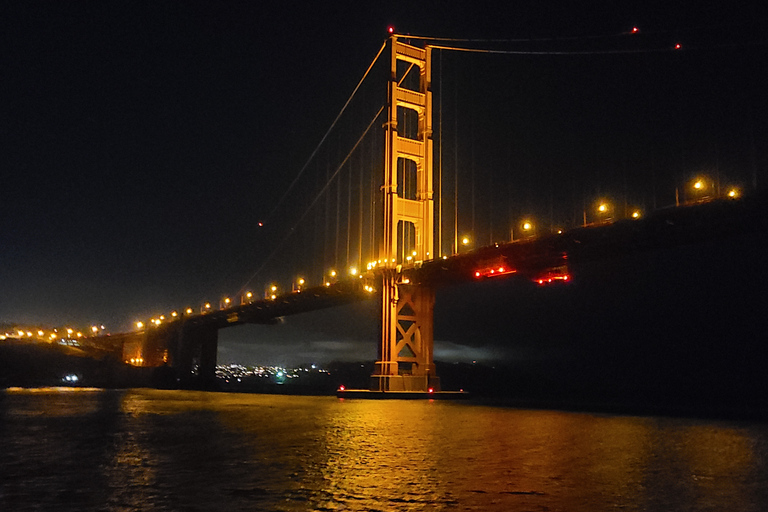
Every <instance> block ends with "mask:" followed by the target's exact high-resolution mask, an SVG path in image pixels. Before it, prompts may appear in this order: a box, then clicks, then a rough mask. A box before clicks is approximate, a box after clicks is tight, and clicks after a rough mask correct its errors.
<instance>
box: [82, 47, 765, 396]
mask: <svg viewBox="0 0 768 512" xmlns="http://www.w3.org/2000/svg"><path fill="white" fill-rule="evenodd" d="M413 41H417V43H414V42H413ZM421 41H422V39H421V38H414V37H412V36H401V35H397V34H394V33H393V34H392V35H391V36H390V37H389V38H388V40H387V41H386V42H385V43H384V44H383V45H382V47H381V49H380V50H379V52H378V54H377V55H376V57H375V58H374V59H373V61H372V62H371V65H370V66H369V68H368V69H367V70H366V72H365V73H364V75H363V77H362V79H361V80H360V82H359V83H358V84H357V87H356V88H355V90H354V92H353V93H352V95H351V96H350V98H349V100H348V101H347V103H346V104H345V105H344V107H343V108H342V110H341V112H340V113H339V114H338V116H337V117H336V119H335V120H334V121H333V123H332V124H331V127H330V128H329V129H328V132H326V134H325V135H324V136H323V138H322V139H321V141H320V143H319V144H318V146H317V148H316V149H315V150H314V152H313V153H312V154H311V156H310V158H309V159H308V160H307V162H306V164H305V165H304V166H303V167H302V168H301V170H300V171H299V172H298V173H297V175H296V176H295V178H294V179H293V181H292V182H291V183H290V185H289V186H288V187H287V189H286V190H285V192H284V193H283V194H282V196H281V197H280V198H279V199H278V200H277V201H276V203H275V205H274V206H273V207H272V208H271V210H270V212H269V214H268V215H267V216H265V217H264V218H262V219H260V220H259V221H258V222H257V223H254V225H253V226H244V229H259V230H262V231H263V232H264V238H269V239H270V240H273V243H272V244H271V245H270V247H269V250H268V252H267V253H266V254H265V255H264V257H263V258H262V260H261V261H260V262H259V267H258V268H257V269H256V271H255V272H254V273H253V274H252V275H251V276H250V277H249V278H248V279H247V280H246V282H245V283H243V285H242V287H241V289H240V290H238V291H237V293H235V294H232V295H228V296H222V297H220V299H219V300H215V301H204V302H201V303H199V304H196V305H194V306H192V305H185V306H184V307H181V308H179V309H177V310H173V311H169V312H165V313H162V314H157V315H155V316H154V317H152V318H149V319H141V320H138V321H137V322H136V329H135V331H133V332H128V333H123V334H113V335H111V336H109V337H106V336H84V337H83V338H82V339H81V341H80V344H81V345H83V346H85V347H91V348H93V349H98V350H106V351H113V352H114V353H116V354H119V357H120V358H121V360H122V361H123V362H125V363H127V364H129V365H132V366H137V367H157V366H164V365H167V366H170V367H172V368H174V369H175V370H176V374H177V376H178V377H179V379H180V380H181V381H185V380H189V379H191V377H190V375H191V368H192V367H193V365H195V364H197V365H199V372H198V375H199V378H201V379H203V380H205V379H208V380H211V379H213V375H214V368H215V364H216V351H217V344H218V331H219V330H220V329H222V328H226V327H231V326H237V325H242V324H246V323H261V324H269V323H274V322H275V321H276V319H278V318H280V317H283V316H286V315H292V314H300V313H303V312H307V311H312V310H316V309H321V308H327V307H334V306H338V305H341V304H345V303H349V302H352V301H358V300H378V301H379V302H380V304H381V338H380V340H379V358H378V360H377V362H376V368H375V371H374V374H373V375H372V378H371V390H374V391H382V392H417V393H423V392H432V391H437V390H439V389H440V383H439V377H438V376H437V375H436V372H435V369H434V363H433V343H434V339H433V338H434V336H433V326H432V316H433V307H434V301H435V289H436V288H437V287H440V286H445V285H449V284H452V283H457V282H462V281H465V280H471V279H488V278H504V276H509V275H513V274H514V275H518V276H525V277H526V278H527V279H529V280H531V281H534V282H536V283H538V284H540V285H549V284H556V285H557V284H565V283H567V282H568V281H569V280H571V279H572V268H571V266H572V263H573V262H574V261H576V262H578V261H579V259H580V258H582V259H583V258H597V257H601V255H602V252H601V251H602V250H604V249H605V248H606V247H610V248H612V249H613V250H619V249H620V250H624V251H628V250H638V248H640V249H642V248H643V247H652V246H657V245H658V244H675V243H680V241H681V240H687V241H690V240H691V239H696V237H701V236H705V234H704V233H705V232H706V236H711V235H712V232H713V228H712V224H711V223H710V224H708V225H707V227H706V229H705V230H703V229H702V225H701V222H699V221H696V216H695V215H694V216H692V214H691V213H689V212H691V211H692V210H691V208H687V209H683V210H663V211H660V212H655V213H653V212H651V211H650V210H651V208H649V205H648V204H647V203H648V201H645V202H643V201H634V202H631V201H630V199H629V197H628V195H627V194H625V195H624V198H623V204H622V202H621V201H616V200H613V201H612V200H610V199H609V198H608V197H607V196H606V195H603V196H597V197H595V198H594V199H590V200H589V201H587V200H586V199H584V198H583V197H582V198H581V201H578V200H574V201H572V204H571V207H570V208H568V210H570V211H569V212H568V213H566V214H564V215H561V216H560V217H559V218H555V215H554V214H553V207H552V197H551V195H550V202H549V208H548V209H549V212H548V213H549V215H547V214H543V215H542V214H539V215H532V214H531V213H526V212H524V211H523V210H521V209H520V208H519V207H518V206H514V208H513V207H512V206H510V205H509V204H505V203H507V201H505V200H504V197H505V194H504V189H509V187H510V186H511V181H512V178H511V177H510V176H509V173H507V176H506V177H505V179H504V180H502V181H503V182H502V183H501V184H498V183H495V182H494V181H493V180H494V178H493V177H494V175H495V174H494V173H493V172H490V173H486V174H483V173H477V172H475V169H474V168H473V166H474V160H473V159H470V164H469V165H467V166H462V165H461V164H460V159H459V156H458V152H459V148H465V146H466V145H465V144H463V141H462V140H461V138H460V137H459V131H458V128H457V127H458V116H459V114H457V113H454V115H453V116H452V117H451V116H449V115H445V114H444V110H445V108H446V107H447V104H448V100H449V99H450V96H451V95H450V91H448V90H447V88H446V87H444V85H443V73H444V66H443V52H450V51H472V52H476V51H479V52H483V53H504V52H503V51H496V50H478V49H477V48H468V47H466V48H458V47H455V46H446V44H434V43H433V42H430V43H428V44H421V45H420V44H418V43H419V42H421ZM433 41H434V40H433ZM436 51H438V52H439V53H438V54H437V59H435V52H436ZM513 53H514V52H513ZM387 57H388V58H387ZM446 60H447V59H446ZM436 61H437V62H436ZM435 63H437V65H438V71H439V72H438V77H437V83H435V79H436V77H435V76H434V73H433V66H434V65H435ZM371 76H373V77H377V78H379V80H378V82H376V81H374V82H375V83H371V80H368V81H367V79H368V77H371ZM382 78H383V79H382ZM382 83H386V84H387V91H386V95H384V94H381V92H382V91H381V89H382V87H381V85H382ZM435 85H437V89H438V92H439V99H438V102H437V103H438V105H437V106H436V107H435V105H434V103H435V102H434V100H433V92H434V91H433V89H434V88H435V87H434V86H435ZM453 92H454V94H455V95H457V94H458V89H457V90H455V91H453ZM382 97H383V99H384V100H385V101H383V102H382V101H381V100H382ZM366 100H367V101H366ZM377 102H380V103H379V104H378V107H371V105H377ZM454 107H455V105H454ZM446 118H447V119H451V120H453V122H454V123H453V124H454V130H453V133H452V135H453V140H452V141H449V140H445V139H444V130H443V126H444V124H446V125H448V124H450V123H449V122H446V123H444V121H445V119H446ZM472 121H473V123H476V122H478V121H477V120H476V119H473V120H472ZM382 130H383V132H384V134H383V136H382V133H381V132H382ZM339 132H341V134H339ZM435 132H436V135H435ZM350 140H354V143H352V144H348V142H349V141H350ZM435 146H436V147H435ZM470 146H471V150H470V151H471V152H473V151H474V145H472V144H470ZM339 155H341V156H340V157H339ZM497 174H499V173H497ZM488 175H490V176H491V179H490V182H489V183H488V187H486V188H484V190H485V194H483V193H480V194H478V192H479V191H480V190H481V188H482V187H481V186H480V184H479V183H477V181H479V177H480V176H483V178H485V177H487V176H488ZM467 178H469V180H467ZM467 181H469V183H467ZM719 181H720V180H719V176H718V177H717V178H713V177H711V176H710V177H697V178H696V179H695V180H693V181H691V183H686V184H682V185H681V187H680V188H679V189H678V190H676V194H675V195H676V197H675V201H676V203H677V204H678V205H679V204H680V203H684V204H689V205H690V204H694V203H695V204H697V205H698V206H701V207H704V206H706V205H704V204H703V203H704V202H706V201H708V200H711V199H719V198H723V199H736V198H737V197H738V196H739V195H741V190H739V189H738V188H736V187H735V186H730V187H728V186H725V185H723V184H721V183H720V182H719ZM435 182H436V183H437V186H434V183H435ZM681 189H682V193H681ZM478 195H481V196H482V197H481V201H480V202H481V203H482V204H477V196H478ZM681 196H682V197H681ZM652 202H653V203H655V196H654V198H653V201H652ZM643 203H645V204H643ZM729 208H731V210H729V211H731V212H732V213H731V215H734V216H738V215H740V216H742V217H744V216H745V215H746V216H747V217H748V218H752V217H750V215H752V213H750V212H753V211H754V207H753V206H749V207H745V206H741V207H739V208H735V207H733V208H732V207H730V206H729ZM530 209H531V208H529V210H530ZM545 209H546V208H545ZM481 211H482V212H484V213H485V217H486V218H484V219H482V221H481V219H480V215H477V214H478V213H479V212H481ZM696 211H697V212H699V213H698V214H697V215H701V216H702V218H708V217H707V215H706V214H704V213H701V212H702V211H703V210H702V209H701V208H699V209H697V210H696ZM460 212H462V215H460ZM464 212H467V213H466V214H465V213H464ZM745 212H747V213H745ZM670 216H673V217H674V219H675V221H674V223H673V224H674V225H675V226H676V227H675V228H674V229H669V228H667V227H666V226H667V225H668V224H667V223H666V222H667V221H669V219H670V218H671V217H670ZM465 217H466V218H465ZM719 218H720V219H721V220H720V222H721V223H723V222H727V221H728V219H729V218H730V217H728V216H725V217H722V216H720V217H719ZM499 219H502V220H499ZM659 219H665V220H664V221H660V220H659ZM708 220H712V219H708ZM742 220H743V219H742ZM256 224H258V225H256ZM740 225H741V226H744V227H743V229H751V228H753V227H754V226H755V224H751V223H748V222H747V223H744V222H742V223H741V224H740ZM670 233H673V235H671V234H670ZM318 260H319V261H318ZM275 267H277V269H278V270H277V271H275V270H274V269H275ZM275 274H278V275H277V276H275ZM268 275H269V276H270V278H272V279H274V280H267V279H266V278H267V276H268Z"/></svg>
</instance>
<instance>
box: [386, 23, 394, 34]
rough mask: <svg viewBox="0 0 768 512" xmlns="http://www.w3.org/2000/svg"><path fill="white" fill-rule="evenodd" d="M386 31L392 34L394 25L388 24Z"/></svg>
mask: <svg viewBox="0 0 768 512" xmlns="http://www.w3.org/2000/svg"><path fill="white" fill-rule="evenodd" d="M387 33H389V34H394V33H395V27H393V26H392V25H390V26H388V27H387Z"/></svg>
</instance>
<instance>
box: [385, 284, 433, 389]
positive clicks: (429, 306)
mask: <svg viewBox="0 0 768 512" xmlns="http://www.w3.org/2000/svg"><path fill="white" fill-rule="evenodd" d="M396 277H397V276H396V275H395V274H390V275H388V276H385V277H384V283H383V286H382V326H381V328H382V329H381V331H382V340H381V344H380V345H379V359H378V361H376V365H375V369H374V372H373V375H371V386H370V389H371V391H433V392H436V391H440V378H439V377H438V376H437V372H436V371H435V365H434V362H433V359H432V350H433V346H434V337H433V334H432V326H433V316H434V306H435V290H434V289H433V288H431V287H427V286H416V285H409V284H404V283H397V282H396V281H395V279H396Z"/></svg>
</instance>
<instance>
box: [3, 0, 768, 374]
mask: <svg viewBox="0 0 768 512" xmlns="http://www.w3.org/2000/svg"><path fill="white" fill-rule="evenodd" d="M417 4H418V5H416V6H414V7H409V6H408V4H406V3H404V2H273V3H271V4H269V5H267V6H265V4H264V3H263V2H199V1H185V2H180V1H162V2H124V1H120V2H102V1H98V2H89V1H82V2H34V1H30V2H27V1H24V2H22V1H18V2H5V3H3V6H2V7H0V20H1V21H0V34H1V35H0V38H2V43H3V44H2V47H3V51H2V56H0V69H2V80H1V81H0V92H2V94H1V97H2V103H0V105H1V106H0V130H2V133H1V135H2V137H1V138H0V193H1V196H0V321H6V322H24V323H36V324H42V325H45V326H59V325H63V324H76V325H83V326H87V325H90V324H93V323H99V324H106V325H107V326H108V327H109V329H110V330H112V331H122V330H126V329H129V328H130V327H131V325H132V324H133V322H135V321H136V320H137V319H142V318H147V317H149V316H151V315H156V314H160V313H163V312H167V311H169V310H171V309H173V308H179V307H184V306H185V305H188V304H199V303H201V302H202V301H204V300H211V301H216V300H217V299H218V297H220V296H222V295H225V294H234V293H236V292H237V291H238V290H239V289H240V287H242V286H243V285H244V283H245V282H246V281H247V280H248V279H249V277H251V276H252V275H253V273H254V271H255V270H257V269H259V268H260V267H261V266H262V263H263V262H264V260H265V258H266V257H267V256H268V255H269V254H270V253H272V249H271V248H272V247H274V245H275V244H277V243H279V242H280V241H281V240H282V236H283V234H284V233H285V232H286V231H287V230H288V229H289V228H290V223H288V222H287V220H286V219H287V218H288V217H290V215H291V214H290V213H281V212H282V210H280V211H278V214H277V216H275V215H274V213H273V212H274V209H275V207H276V206H280V205H279V204H278V200H279V199H280V198H281V197H282V196H283V194H284V193H285V192H286V190H287V189H288V186H289V184H290V183H291V182H292V180H293V179H294V177H296V175H297V174H298V172H299V170H300V169H301V168H302V166H303V165H304V163H305V162H306V161H307V159H308V157H309V155H310V154H311V153H312V151H313V149H314V148H315V147H316V145H317V143H318V142H319V141H320V139H321V137H322V135H323V134H324V133H325V131H326V129H327V128H328V127H329V126H330V124H331V122H332V120H333V119H334V117H335V115H336V114H337V113H338V111H339V109H340V108H341V106H342V105H343V104H344V101H345V100H346V99H347V97H348V96H349V94H350V93H351V91H352V89H353V88H354V86H355V85H356V84H357V82H358V80H359V79H360V77H361V76H362V74H363V72H364V71H365V69H366V68H367V66H368V64H369V63H370V62H371V60H372V58H373V56H374V55H375V54H376V52H377V51H378V49H379V47H380V46H381V44H382V43H383V42H384V40H385V39H386V28H387V27H388V26H389V25H390V24H392V25H394V26H395V27H396V30H397V31H398V32H399V33H402V34H415V35H418V34H425V35H433V36H441V37H452V38H483V39H492V38H504V39H534V40H536V41H529V42H519V43H514V44H506V43H505V44H496V43H493V44H490V43H489V45H486V46H487V47H493V48H504V49H512V50H515V51H529V52H535V53H536V54H534V53H532V54H528V55H493V56H491V55H478V54H471V55H470V54H457V53H455V52H442V57H441V58H442V60H441V61H440V63H442V66H443V73H442V75H441V76H442V77H443V78H444V81H441V82H440V83H439V84H438V83H435V86H434V88H435V91H436V98H437V97H438V96H439V95H440V94H442V96H441V98H442V100H441V101H442V102H443V104H444V105H445V114H444V115H445V117H444V125H445V128H444V139H445V141H446V142H444V148H445V149H444V151H445V156H444V162H445V166H446V170H447V172H448V173H449V174H450V171H452V170H453V168H454V167H456V166H457V165H458V167H459V168H460V169H461V174H462V178H461V179H462V180H464V181H462V185H461V187H462V191H463V192H462V198H461V199H460V206H459V208H460V211H462V212H463V213H462V220H461V221H460V223H461V224H462V228H461V229H462V230H465V229H471V228H474V229H473V230H472V231H473V232H475V233H476V236H477V238H478V239H488V240H491V239H494V238H498V237H499V232H501V233H503V232H506V227H500V226H502V225H506V224H505V223H507V224H508V223H509V222H510V218H518V217H520V216H522V215H529V214H531V215H534V216H537V217H538V218H540V219H547V220H546V222H547V223H549V224H552V225H554V224H562V225H568V223H572V222H574V219H577V220H580V219H578V217H579V216H580V212H581V211H582V208H583V205H584V204H586V203H588V202H589V201H592V200H593V199H594V198H596V197H597V196H599V195H606V194H608V195H613V197H615V198H616V199H615V200H616V201H617V203H619V202H624V203H627V204H630V203H631V204H638V205H640V206H642V207H644V208H645V209H650V208H652V207H653V206H659V207H660V206H665V205H669V204H671V203H673V202H674V192H673V190H674V188H675V186H680V187H683V186H684V184H685V182H686V180H688V179H690V178H691V177H692V176H694V175H695V174H697V173H699V172H701V171H706V172H707V173H709V174H710V175H716V176H717V177H718V179H721V180H722V182H723V184H724V185H725V184H727V183H737V184H739V185H741V186H743V187H747V188H748V187H751V186H753V184H755V183H757V185H758V186H760V185H761V183H762V182H764V181H765V180H767V179H768V172H767V171H766V169H768V157H767V156H766V155H767V154H768V125H767V123H766V119H768V115H767V114H768V104H767V102H766V94H765V83H766V82H765V77H766V76H767V75H768V74H767V73H766V66H768V58H766V57H768V55H766V53H767V52H766V44H765V43H766V41H768V37H766V36H765V28H764V26H765V22H766V21H768V17H766V14H765V13H764V12H763V11H761V10H758V9H760V8H759V7H749V8H748V7H746V5H747V2H744V3H743V4H744V6H742V5H740V4H741V3H738V2H737V3H733V2H727V3H726V2H722V3H714V4H713V3H709V2H707V3H705V4H702V3H693V2H692V3H690V5H686V4H681V3H671V2H651V3H648V2H638V3H637V5H636V6H634V7H625V6H623V5H622V6H619V5H618V3H616V2H591V3H589V4H578V5H577V4H576V3H574V2H534V1H524V2H496V3H477V2H466V1H465V2H418V3H417ZM668 4H674V5H671V6H669V5H668ZM750 4H752V3H750ZM502 6H503V7H502ZM691 6H694V7H691ZM635 26H637V27H639V28H640V29H641V32H640V34H638V35H628V34H626V32H628V31H630V30H631V29H632V27H635ZM603 36H605V37H603ZM630 37H633V38H635V39H628V38H630ZM678 42H679V43H680V44H682V45H683V48H682V49H681V50H679V51H678V52H673V51H671V50H670V49H671V48H672V47H673V45H674V44H676V43H678ZM414 43H416V41H414ZM478 46H483V44H478ZM539 52H544V53H548V54H547V55H539V54H538V53H539ZM560 52H566V53H569V54H570V55H560ZM436 55H437V54H436ZM439 65H440V64H436V66H437V67H436V69H439ZM435 82H437V79H436V78H435ZM382 87H383V83H382ZM372 90H375V88H373V89H372ZM381 91H382V93H383V91H384V89H383V88H382V89H381ZM367 94H369V96H368V99H369V100H371V98H373V96H375V92H369V93H367ZM371 101H374V100H371ZM375 101H378V100H375ZM382 101H383V96H382ZM363 121H365V122H367V118H365V119H363V120H361V121H358V123H359V122H363ZM379 125H380V123H379ZM348 130H349V131H348V133H347V134H346V135H345V137H346V139H350V140H354V137H355V136H356V135H355V136H353V135H352V133H353V131H352V129H348ZM378 133H379V134H380V133H381V132H378ZM346 139H345V140H346ZM336 140H337V141H340V140H342V137H341V136H339V138H338V139H336ZM336 144H337V149H336V152H335V154H336V156H338V154H340V153H343V151H342V150H341V149H340V148H342V147H346V146H345V144H347V143H346V142H345V143H342V142H336ZM454 150H455V151H454ZM373 152H374V151H373V146H371V150H370V153H371V154H372V153H373ZM328 154H331V152H329V153H328ZM336 156H334V157H333V158H336ZM325 158H327V159H328V161H327V162H326V163H323V164H322V165H323V166H324V168H327V167H329V166H330V165H331V164H330V160H331V158H332V157H330V156H329V157H325ZM457 160H458V162H457ZM323 172H325V171H323ZM311 179H312V180H315V181H314V182H313V183H317V180H319V178H316V177H313V178H311ZM467 180H469V181H467ZM499 180H501V181H499ZM448 181H449V180H448V178H446V183H447V186H448V185H450V186H452V185H451V184H450V183H448ZM470 191H471V193H470ZM302 193H304V192H302ZM446 194H448V192H446ZM304 197H305V196H302V200H305V199H304ZM306 197H311V194H310V193H309V192H307V195H306ZM271 215H272V217H274V222H273V223H272V224H270V225H268V226H266V227H265V228H264V229H263V230H260V229H259V228H258V226H257V223H258V222H259V221H260V220H264V219H270V220H272V217H271ZM499 219H503V220H499ZM282 221H285V222H283V223H282V224H281V222H282ZM544 222H545V221H544V220H542V221H541V223H542V224H543V223H544ZM494 223H495V225H494ZM272 226H275V227H274V228H273V227H272ZM451 229H452V226H451ZM502 238H503V237H502ZM449 244H450V241H448V242H446V243H445V244H444V246H447V245H449ZM285 258H287V256H283V255H281V254H279V253H278V255H277V256H276V257H275V258H274V259H275V260H277V262H278V263H279V262H280V261H281V260H283V261H284V260H285ZM270 278H271V277H269V276H267V275H266V274H263V273H262V274H260V275H259V276H258V280H259V282H258V284H256V283H254V284H253V287H254V288H255V289H258V288H259V287H261V286H262V283H263V282H266V280H268V279H270ZM355 308H358V309H355ZM361 312H363V313H366V315H367V317H368V319H369V320H370V322H375V314H376V308H375V307H371V306H370V305H368V306H355V307H351V308H346V309H343V310H341V311H339V312H337V313H336V316H335V317H334V318H335V320H334V319H333V318H330V317H331V316H333V315H330V316H329V315H324V314H322V315H321V314H314V315H309V316H307V317H305V318H303V319H290V318H289V319H287V320H286V324H284V325H281V326H275V327H271V328H266V327H257V328H248V329H244V330H240V331H239V332H233V333H229V332H222V334H221V336H222V340H223V341H222V344H221V346H222V348H221V359H222V360H226V361H235V360H240V359H247V361H243V362H250V361H251V360H252V361H254V362H258V360H259V359H265V358H277V359H279V358H280V357H282V356H281V353H280V351H281V350H282V351H283V353H285V352H291V351H293V352H300V351H304V352H302V353H306V354H307V358H310V357H320V356H319V355H317V354H320V353H323V351H325V353H332V354H334V356H336V355H341V354H347V355H349V354H351V353H355V354H360V355H361V358H363V359H371V358H372V357H374V356H375V345H371V344H370V342H368V341H367V342H366V343H367V344H365V345H363V344H360V343H358V342H359V340H360V339H361V338H366V339H369V338H370V336H374V337H375V335H376V334H375V324H371V323H370V322H356V323H360V325H355V326H354V329H350V326H349V322H350V320H349V318H351V317H353V316H355V315H358V316H359V314H360V313H361ZM363 316H365V315H363ZM326 324H327V325H326ZM372 325H373V327H372ZM371 333H373V334H371ZM254 337H259V339H260V340H261V341H262V343H251V340H252V339H254ZM275 340H276V341H277V343H274V341H275ZM246 342H247V343H250V344H248V345H247V346H246ZM270 342H272V344H271V345H269V343H270ZM443 342H444V343H443V345H441V347H442V349H441V350H444V351H446V352H445V353H446V354H447V353H448V351H451V352H450V354H452V355H451V356H449V357H453V356H454V355H455V356H456V357H457V358H472V357H492V356H493V348H492V347H486V348H485V349H483V351H478V350H475V349H473V350H469V351H468V350H467V349H466V347H465V343H463V341H462V339H460V338H458V337H453V338H452V337H451V335H450V333H445V335H444V340H443ZM310 345H311V346H310ZM267 346H269V347H270V348H269V349H267V348H266V347H267ZM275 347H283V348H278V349H275ZM318 347H320V348H319V349H318ZM312 354H315V355H314V356H312Z"/></svg>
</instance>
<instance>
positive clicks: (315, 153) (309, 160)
mask: <svg viewBox="0 0 768 512" xmlns="http://www.w3.org/2000/svg"><path fill="white" fill-rule="evenodd" d="M386 46H387V41H384V43H383V44H382V45H381V48H379V52H378V53H377V54H376V57H374V58H373V61H371V64H370V65H369V66H368V69H367V70H365V73H364V74H363V78H361V79H360V81H359V82H358V83H357V87H355V90H354V91H352V94H351V95H350V96H349V98H348V99H347V102H346V103H344V106H343V107H341V110H340V111H339V113H338V114H337V115H336V119H334V120H333V122H332V123H331V126H330V127H329V128H328V130H327V131H326V132H325V135H323V138H322V139H320V142H319V143H318V144H317V147H315V150H314V151H312V154H311V155H309V158H308V159H307V161H306V163H304V166H303V167H302V168H301V170H300V171H299V173H298V174H297V175H296V177H295V178H294V179H293V181H292V182H291V184H290V185H288V189H287V190H286V191H285V192H284V193H283V195H282V197H280V199H279V200H278V201H277V204H275V206H274V207H273V208H272V211H271V212H269V215H267V217H266V219H264V221H263V222H264V223H267V222H268V221H269V220H271V219H272V216H273V215H274V214H275V212H276V211H277V209H278V208H280V206H281V205H282V204H283V202H284V201H285V199H286V198H287V197H288V194H290V193H291V190H293V187H294V186H296V183H297V182H298V181H299V179H300V178H301V176H302V174H304V171H305V170H306V169H307V167H308V166H309V164H310V162H312V160H313V159H314V158H315V155H317V152H318V151H319V150H320V148H321V147H322V145H323V143H324V142H325V139H327V138H328V135H330V133H331V131H332V130H333V128H334V126H336V123H337V122H338V121H339V119H340V118H341V115H342V114H343V113H344V111H345V110H346V109H347V107H348V106H349V104H350V103H351V102H352V98H354V97H355V94H356V93H357V91H358V89H360V86H361V85H362V84H363V81H364V80H365V78H366V77H367V76H368V73H370V72H371V69H373V66H374V65H375V64H376V61H377V60H379V57H380V56H381V53H382V52H383V51H384V48H386Z"/></svg>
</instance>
